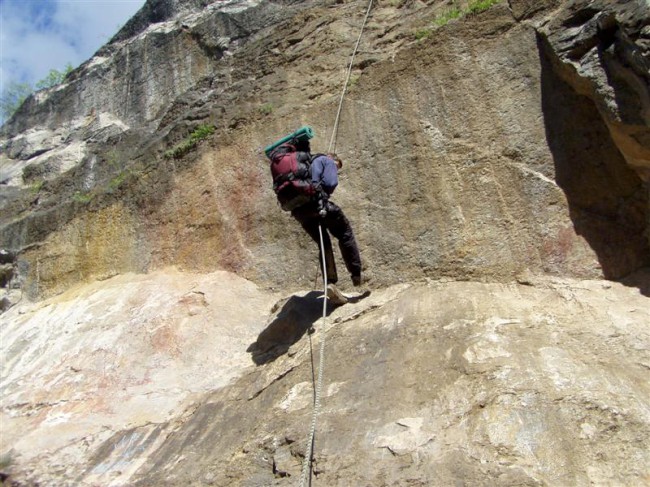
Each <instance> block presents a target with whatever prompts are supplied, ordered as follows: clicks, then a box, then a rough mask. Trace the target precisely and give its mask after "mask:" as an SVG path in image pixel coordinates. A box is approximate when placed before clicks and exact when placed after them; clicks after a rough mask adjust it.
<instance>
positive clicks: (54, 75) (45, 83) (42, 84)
mask: <svg viewBox="0 0 650 487" xmlns="http://www.w3.org/2000/svg"><path fill="white" fill-rule="evenodd" d="M72 69H73V68H72V65H71V64H70V63H68V65H67V66H66V67H65V70H64V71H59V70H57V69H50V72H49V73H48V75H47V76H46V77H45V78H43V79H42V80H40V81H39V82H37V83H36V89H37V90H42V89H43V88H52V87H53V86H56V85H59V84H61V83H62V82H63V80H64V79H65V77H66V76H67V75H68V73H69V72H70V71H72Z"/></svg>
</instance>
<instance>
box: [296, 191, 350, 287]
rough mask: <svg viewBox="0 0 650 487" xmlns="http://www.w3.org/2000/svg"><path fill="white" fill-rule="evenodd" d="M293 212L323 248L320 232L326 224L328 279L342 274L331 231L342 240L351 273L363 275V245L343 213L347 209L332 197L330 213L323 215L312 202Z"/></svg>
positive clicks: (345, 258)
mask: <svg viewBox="0 0 650 487" xmlns="http://www.w3.org/2000/svg"><path fill="white" fill-rule="evenodd" d="M291 215H292V216H293V217H294V218H295V219H296V220H298V221H299V222H300V224H301V225H302V228H304V229H305V231H306V232H307V233H308V234H309V236H310V237H311V238H312V239H313V240H314V241H315V242H316V244H317V245H318V247H319V249H320V233H319V231H318V225H319V224H320V225H322V227H323V246H324V247H325V266H326V268H327V282H329V283H332V284H334V283H336V282H337V281H338V276H337V274H336V264H335V263H334V253H333V252H332V240H331V239H330V236H329V234H330V233H331V234H332V235H333V236H334V237H336V238H337V239H338V241H339V249H341V255H342V256H343V261H344V262H345V267H347V269H348V272H349V273H350V275H351V276H360V275H361V256H360V255H359V248H358V247H357V242H356V240H355V239H354V233H353V232H352V227H351V226H350V222H349V221H348V219H347V218H346V217H345V215H344V214H343V210H341V208H339V207H338V206H337V205H335V204H334V203H332V202H331V201H328V202H327V215H326V216H325V217H321V216H320V215H319V214H318V207H317V205H316V203H308V204H306V205H303V206H300V207H298V208H296V209H294V210H292V211H291ZM320 251H321V255H320V259H319V262H320V266H321V270H323V254H322V249H320Z"/></svg>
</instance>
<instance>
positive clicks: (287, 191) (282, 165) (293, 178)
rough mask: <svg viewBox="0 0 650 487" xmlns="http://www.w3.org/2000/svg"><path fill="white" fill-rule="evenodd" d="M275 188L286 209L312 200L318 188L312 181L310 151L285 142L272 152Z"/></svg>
mask: <svg viewBox="0 0 650 487" xmlns="http://www.w3.org/2000/svg"><path fill="white" fill-rule="evenodd" d="M269 159H270V160H271V176H272V177H273V190H274V191H275V194H276V196H277V197H278V202H279V203H280V206H281V207H282V209H283V210H285V211H291V210H293V209H294V208H297V207H299V206H302V205H304V204H305V203H309V202H310V201H312V199H313V196H314V195H315V194H316V190H315V188H314V186H313V185H312V183H311V161H312V156H311V154H309V152H300V151H296V147H295V146H294V145H293V144H290V143H285V144H282V145H281V146H279V147H277V148H275V149H274V150H273V151H272V152H271V153H270V154H269Z"/></svg>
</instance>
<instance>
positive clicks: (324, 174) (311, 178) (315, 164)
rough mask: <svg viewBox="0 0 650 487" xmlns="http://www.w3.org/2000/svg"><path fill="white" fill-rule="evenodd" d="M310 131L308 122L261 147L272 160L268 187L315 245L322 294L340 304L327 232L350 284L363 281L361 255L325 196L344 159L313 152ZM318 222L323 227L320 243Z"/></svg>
mask: <svg viewBox="0 0 650 487" xmlns="http://www.w3.org/2000/svg"><path fill="white" fill-rule="evenodd" d="M313 135H314V132H313V130H312V129H311V127H302V128H301V129H299V130H297V131H296V132H294V133H292V134H290V135H287V136H286V137H284V138H282V139H280V140H279V141H277V142H275V143H274V144H271V145H270V146H268V147H267V148H266V149H265V150H264V152H265V153H266V155H267V157H268V158H269V160H270V161H271V164H270V167H271V176H272V177H273V190H274V191H275V194H276V196H277V199H278V203H279V205H280V207H281V208H282V209H283V210H285V211H289V212H291V216H292V217H293V218H295V219H296V220H297V221H298V222H299V223H300V225H302V228H303V229H304V230H305V232H307V234H308V235H309V236H310V237H311V238H312V239H313V240H314V241H315V242H316V244H317V245H318V247H319V252H320V259H319V262H320V267H321V271H322V272H323V275H324V277H325V278H326V282H327V297H328V299H329V300H330V302H331V303H332V304H336V305H340V304H345V303H346V302H347V298H346V297H345V296H344V295H343V294H342V293H341V292H340V291H339V289H338V288H337V287H336V285H335V284H336V283H337V282H338V274H337V272H336V264H335V261H334V253H333V251H332V240H331V237H330V234H331V235H332V236H334V237H335V238H336V239H337V240H338V243H339V249H340V251H341V256H342V257H343V261H344V262H345V266H346V268H347V270H348V272H349V273H350V277H351V279H352V284H353V285H354V286H360V285H361V284H362V283H363V280H362V277H361V256H360V253H359V247H358V246H357V242H356V239H355V237H354V232H353V231H352V226H351V225H350V221H349V220H348V219H347V217H346V216H345V214H344V213H343V210H342V209H341V208H340V207H339V206H338V205H337V204H336V203H334V202H333V201H331V200H330V196H331V195H332V193H334V190H335V189H336V187H337V186H338V182H339V180H338V173H339V171H340V170H341V169H342V167H343V161H342V160H341V158H340V157H338V156H337V155H336V154H335V153H327V154H314V155H312V154H311V147H310V143H309V139H311V138H312V137H313ZM319 226H320V228H321V229H322V248H321V245H320V236H321V234H320V231H319ZM323 263H324V264H323ZM323 265H324V266H325V268H324V269H323Z"/></svg>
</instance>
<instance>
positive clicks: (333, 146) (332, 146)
mask: <svg viewBox="0 0 650 487" xmlns="http://www.w3.org/2000/svg"><path fill="white" fill-rule="evenodd" d="M371 7H372V0H370V1H369V2H368V10H366V16H365V17H364V19H363V24H361V31H360V32H359V38H358V39H357V44H356V45H355V46H354V51H352V57H351V58H350V66H348V74H347V76H346V78H345V83H344V84H343V93H341V100H340V101H339V109H338V110H337V112H336V119H335V120H334V129H333V130H332V137H331V138H330V145H329V149H328V150H327V152H333V151H335V150H336V137H337V135H338V131H339V120H340V117H341V110H342V109H343V99H344V98H345V94H346V92H347V90H348V84H349V83H350V76H351V75H352V64H353V62H354V56H356V55H357V51H358V50H359V43H360V42H361V36H362V35H363V29H364V28H365V27H366V22H367V21H368V16H369V15H370V8H371Z"/></svg>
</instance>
